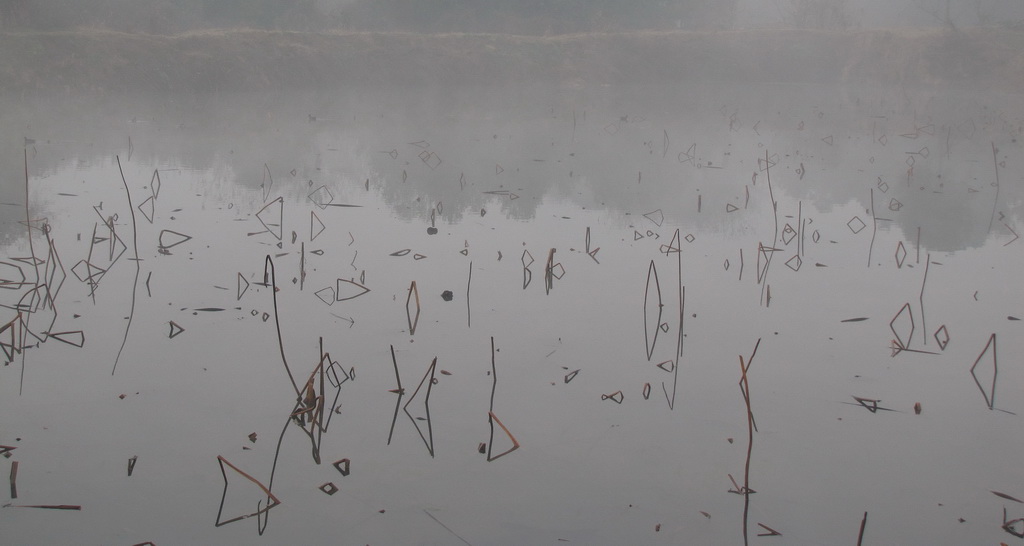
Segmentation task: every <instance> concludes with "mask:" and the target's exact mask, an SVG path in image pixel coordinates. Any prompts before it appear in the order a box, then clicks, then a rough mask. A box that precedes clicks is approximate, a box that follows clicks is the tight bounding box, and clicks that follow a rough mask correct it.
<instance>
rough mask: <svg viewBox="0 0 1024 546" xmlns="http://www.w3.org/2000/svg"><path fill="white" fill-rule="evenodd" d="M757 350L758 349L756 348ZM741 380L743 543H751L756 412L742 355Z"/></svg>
mask: <svg viewBox="0 0 1024 546" xmlns="http://www.w3.org/2000/svg"><path fill="white" fill-rule="evenodd" d="M755 350H756V349H755ZM740 382H741V386H742V387H743V400H744V402H745V403H746V405H747V461H746V463H745V465H744V468H743V544H744V545H746V544H749V538H748V537H749V535H748V531H747V517H748V514H749V512H750V455H751V453H753V451H754V412H753V410H752V409H751V407H750V384H749V383H748V381H747V365H746V364H745V363H744V362H743V356H742V355H741V356H740Z"/></svg>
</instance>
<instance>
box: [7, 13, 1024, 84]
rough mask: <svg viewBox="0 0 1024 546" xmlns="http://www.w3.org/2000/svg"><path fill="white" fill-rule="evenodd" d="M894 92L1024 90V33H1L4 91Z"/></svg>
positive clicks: (888, 31)
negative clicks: (872, 87) (681, 84)
mask: <svg viewBox="0 0 1024 546" xmlns="http://www.w3.org/2000/svg"><path fill="white" fill-rule="evenodd" d="M701 78H703V79H707V80H709V81H719V82H723V81H724V82H737V83H758V82H780V81H785V82H815V83H832V82H834V83H852V82H856V83H887V84H896V85H908V86H909V85H914V86H917V85H924V86H931V85H942V86H979V87H983V88H986V89H995V90H997V91H1006V92H1019V90H1020V89H1024V32H1016V31H1012V30H996V29H968V30H961V31H958V32H951V31H944V30H909V31H902V30H900V31H897V30H872V31H849V32H816V31H796V30H752V31H728V32H725V31H723V32H634V33H612V34H576V35H560V36H553V37H538V36H514V35H496V34H430V35H423V34H402V33H353V32H327V33H294V32H273V31H259V30H219V31H204V32H191V33H185V34H179V35H173V36H159V35H147V34H125V33H117V32H108V31H90V30H81V31H75V32H52V33H42V32H9V33H0V92H2V93H4V94H7V95H9V96H17V95H25V94H38V93H48V92H50V93H61V94H63V93H111V92H114V93H117V92H193V93H202V92H214V91H217V92H227V91H239V90H263V89H282V90H286V89H295V88H316V87H337V86H343V87H344V86H356V85H358V86H366V85H368V86H376V85H410V84H411V85H432V84H442V83H444V84H452V83H455V84H460V83H466V84H470V83H472V84H476V83H496V84H504V83H512V82H517V81H523V80H526V81H532V82H550V83H552V84H554V85H563V86H577V85H589V84H604V83H611V84H614V83H622V82H633V83H636V82H643V81H657V82H671V81H693V80H694V79H701Z"/></svg>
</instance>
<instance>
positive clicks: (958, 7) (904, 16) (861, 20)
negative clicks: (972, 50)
mask: <svg viewBox="0 0 1024 546" xmlns="http://www.w3.org/2000/svg"><path fill="white" fill-rule="evenodd" d="M821 1H822V2H823V3H826V4H835V5H842V4H845V6H846V13H847V15H848V16H849V17H850V19H851V22H852V23H853V25H854V26H859V27H868V28H869V27H893V26H935V25H937V24H940V23H941V21H940V20H938V19H936V18H935V16H933V15H932V14H931V13H929V12H933V13H937V14H938V15H940V16H941V15H942V14H943V13H944V12H945V6H946V0H821ZM798 3H799V2H798V1H795V0H739V5H738V7H737V10H736V11H737V15H736V26H737V27H738V28H756V27H764V26H777V25H781V24H783V23H785V22H786V13H787V10H788V9H791V7H792V6H794V5H796V4H798ZM949 4H950V17H951V18H952V19H953V21H954V23H955V24H958V25H960V26H973V25H977V24H979V23H981V24H998V23H1007V22H1013V21H1016V22H1024V1H1022V0H950V2H949ZM979 15H980V17H981V19H984V20H981V21H979Z"/></svg>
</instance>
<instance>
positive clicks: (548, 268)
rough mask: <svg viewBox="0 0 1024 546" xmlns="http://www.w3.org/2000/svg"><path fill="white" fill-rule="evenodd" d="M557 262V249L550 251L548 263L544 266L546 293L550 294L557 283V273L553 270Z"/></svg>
mask: <svg viewBox="0 0 1024 546" xmlns="http://www.w3.org/2000/svg"><path fill="white" fill-rule="evenodd" d="M554 263H555V249H554V248H552V249H551V250H549V251H548V263H547V265H545V266H544V293H545V294H550V293H551V289H552V288H554V285H555V275H554V272H553V271H552V268H553V267H554Z"/></svg>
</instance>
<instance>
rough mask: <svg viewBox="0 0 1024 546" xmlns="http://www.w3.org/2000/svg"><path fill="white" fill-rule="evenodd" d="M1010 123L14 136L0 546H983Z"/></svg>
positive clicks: (144, 107)
mask: <svg viewBox="0 0 1024 546" xmlns="http://www.w3.org/2000/svg"><path fill="white" fill-rule="evenodd" d="M1022 104H1024V102H1021V100H1020V97H1019V96H1018V97H1005V96H987V95H979V94H976V93H968V92H953V91H950V92H943V93H939V92H935V91H928V90H921V91H918V92H911V91H907V90H905V89H901V90H894V89H882V88H842V89H839V88H834V87H799V86H785V85H769V86H763V87H760V88H736V87H729V88H725V87H721V86H714V85H691V86H677V87H658V88H641V87H637V88H612V87H595V88H581V89H571V90H561V91H558V92H554V91H546V90H541V91H538V90H536V89H528V88H526V86H524V89H523V90H521V92H520V90H507V89H504V90H495V89H470V90H465V89H463V90H442V91H435V92H429V93H425V92H421V91H419V90H396V91H394V92H391V93H386V94H379V95H371V94H358V95H356V96H340V94H339V95H332V94H317V95H301V94H300V95H296V96H273V97H265V96H246V97H214V98H209V97H207V98H195V97H193V98H191V99H188V100H181V99H175V100H170V99H166V98H152V97H150V98H135V99H132V100H127V99H126V100H124V101H108V102H104V103H102V104H100V105H99V106H96V105H90V107H89V108H84V107H83V108H79V107H78V106H79V105H75V104H70V103H69V102H68V101H59V100H53V101H42V102H38V103H33V104H31V105H28V106H24V105H21V106H22V107H21V108H20V109H18V110H17V111H16V112H17V113H8V114H6V116H7V117H8V119H7V120H6V121H7V122H8V126H9V127H12V129H10V130H9V131H7V133H8V135H7V136H6V137H5V139H4V144H5V148H4V151H3V156H2V159H3V165H2V168H3V169H2V172H3V173H4V174H3V176H4V182H3V190H2V191H3V193H2V195H0V201H3V204H0V220H2V225H0V229H2V230H3V234H4V236H5V239H4V242H3V245H2V247H0V256H2V259H0V279H2V284H0V288H2V289H3V290H0V298H2V299H0V305H2V306H3V307H0V323H3V324H6V325H7V326H5V327H4V329H3V330H2V332H0V344H2V345H0V346H2V348H3V349H4V353H3V354H4V356H5V359H4V360H5V361H7V365H6V366H4V367H2V368H0V415H2V418H0V445H2V446H6V447H5V448H0V449H7V450H8V451H7V455H9V457H8V458H7V459H5V461H6V462H5V463H3V464H4V465H7V466H4V467H3V468H4V469H5V471H6V469H7V468H8V467H11V466H13V465H12V463H14V462H17V471H16V476H13V473H12V482H14V483H13V484H12V491H11V495H10V500H5V501H4V504H7V503H10V505H8V506H6V507H5V508H3V509H2V510H0V529H2V530H0V537H2V538H3V541H4V542H8V543H12V544H14V543H17V544H53V543H71V542H74V543H82V544H136V543H142V542H146V541H151V542H153V543H155V544H180V543H192V544H200V543H206V544H213V543H218V544H219V543H224V544H232V543H233V544H251V543H258V542H265V543H267V544H271V543H289V542H295V541H297V540H303V541H304V542H307V543H339V544H462V543H469V544H524V543H530V544H561V543H574V544H623V543H644V544H680V543H683V544H740V543H743V542H744V541H745V539H746V540H747V541H748V542H751V543H760V542H765V543H768V542H775V543H779V544H783V543H785V544H830V543H843V544H856V543H857V540H858V534H859V533H860V532H861V525H862V522H863V521H864V517H865V512H867V519H866V523H865V524H864V527H863V543H864V544H988V543H991V544H997V543H999V542H1000V541H1002V542H1007V543H1012V541H1016V540H1019V539H1018V538H1017V537H1016V536H1014V534H1024V523H1022V522H1020V521H1016V520H1017V518H1022V517H1024V505H1022V504H1020V503H1019V502H1015V501H1014V500H1013V498H1007V497H1015V498H1018V499H1020V498H1024V473H1022V471H1021V469H1020V465H1019V464H1017V461H1018V457H1019V453H1020V452H1021V449H1022V448H1024V440H1022V439H1021V438H1022V435H1021V426H1022V420H1021V419H1022V417H1021V416H1020V414H1021V412H1022V411H1024V395H1022V394H1021V393H1022V387H1024V371H1022V370H1021V368H1020V361H1021V359H1020V356H1021V354H1022V349H1024V347H1022V346H1021V343H1022V341H1021V340H1022V338H1021V336H1020V332H1021V326H1020V324H1021V323H1020V322H1019V321H1018V320H1017V317H1024V292H1022V291H1021V290H1020V271H1021V270H1022V269H1024V253H1022V252H1021V249H1022V248H1024V246H1021V245H1024V242H1022V241H1020V240H1019V239H1017V234H1018V233H1021V232H1022V229H1024V225H1022V221H1021V212H1022V208H1021V206H1022V186H1024V169H1022V167H1021V161H1022V158H1024V149H1022V146H1021V143H1020V142H1019V139H1020V137H1021V132H1022V131H1021V125H1022V122H1024V109H1022V107H1021V105H1022ZM8 112H15V110H13V109H8ZM26 160H27V170H28V183H27V200H28V207H27V210H26V206H25V204H26V184H25V180H24V178H23V176H24V170H25V167H26V166H25V162H26ZM122 172H123V180H122V174H121V173H122ZM275 289H276V290H275ZM449 291H450V301H449V299H448V296H449V295H448V294H447V292H449ZM78 345H81V346H80V347H79V346H78ZM972 370H973V373H972ZM748 401H749V405H748ZM916 404H920V405H919V406H918V407H919V408H920V410H921V411H920V413H919V414H918V412H916V411H915V405H916ZM748 408H749V412H748ZM481 444H483V446H482V447H481ZM517 446H518V447H517ZM481 449H482V450H483V453H481V452H480V450H481ZM510 450H511V451H510ZM218 457H220V459H218ZM489 459H490V460H489ZM130 461H133V462H132V463H131V464H132V466H131V470H130V475H129V464H130ZM336 462H337V465H335V464H334V463H336ZM342 470H344V471H345V472H342ZM222 471H223V473H222ZM225 484H226V485H225ZM15 489H16V490H15ZM993 491H995V492H999V493H1002V495H996V494H993ZM268 492H269V493H270V495H268ZM15 495H16V497H15ZM36 505H42V506H53V505H70V506H72V507H80V509H73V510H57V509H47V508H32V507H29V506H36ZM268 505H269V506H272V508H270V509H269V510H267V506H268ZM1004 509H1005V515H1004ZM1004 524H1005V525H1004ZM773 530H774V532H778V533H781V535H782V536H781V537H777V536H762V535H771V533H772V531H773ZM261 535H262V536H261Z"/></svg>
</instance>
